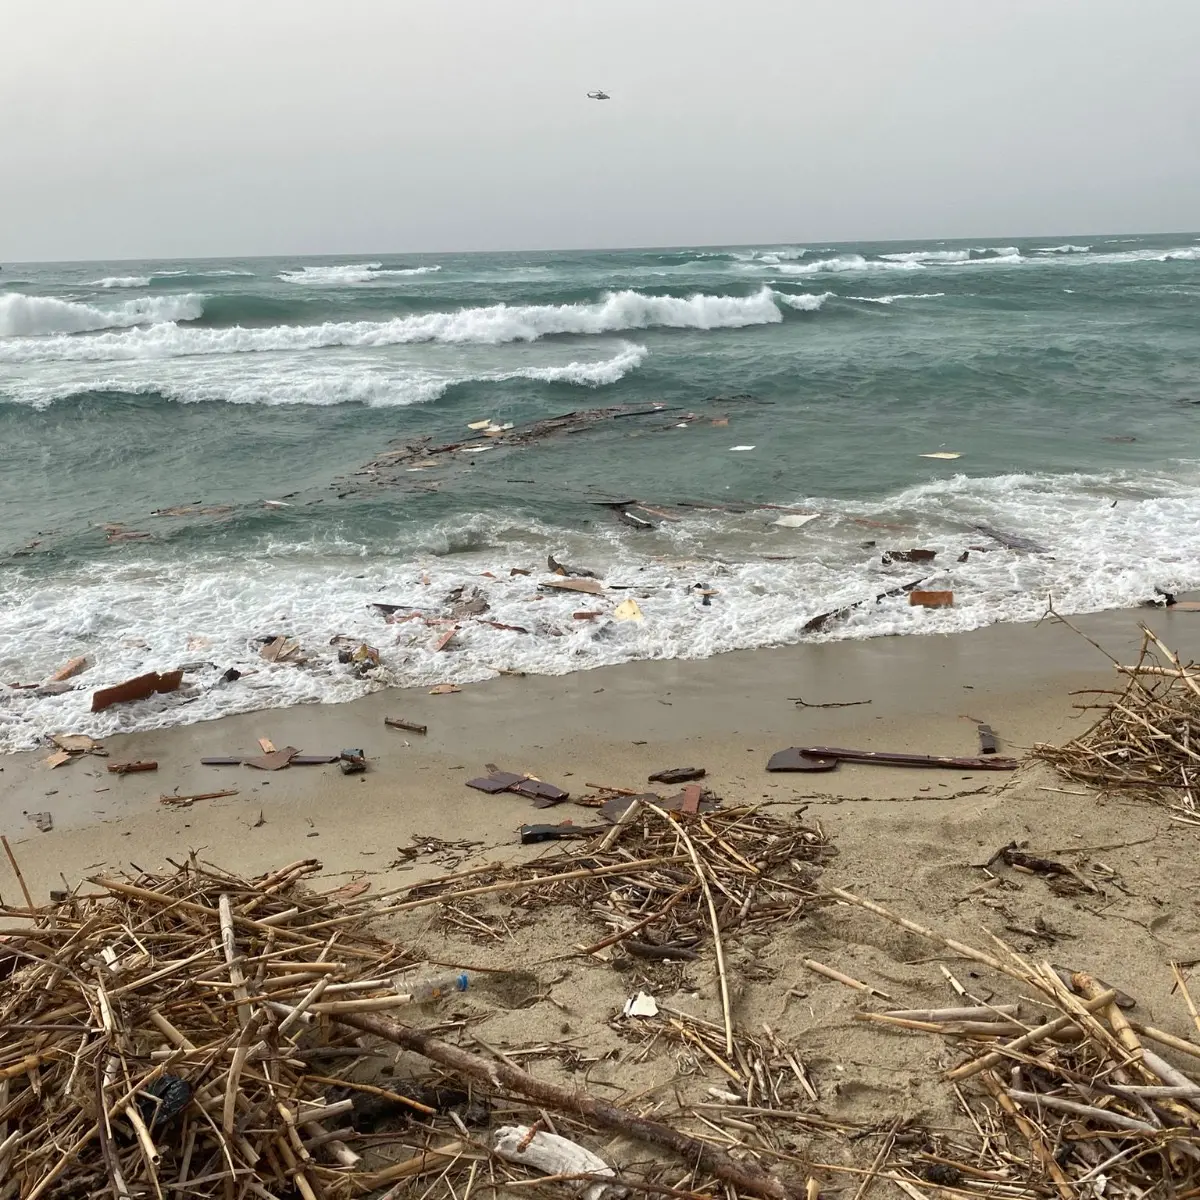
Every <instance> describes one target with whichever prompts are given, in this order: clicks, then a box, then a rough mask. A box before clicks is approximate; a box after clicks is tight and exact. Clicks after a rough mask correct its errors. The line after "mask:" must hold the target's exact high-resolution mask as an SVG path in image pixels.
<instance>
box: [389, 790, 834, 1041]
mask: <svg viewBox="0 0 1200 1200" xmlns="http://www.w3.org/2000/svg"><path fill="white" fill-rule="evenodd" d="M836 853H837V851H836V849H835V848H834V847H833V846H832V845H831V844H830V843H829V841H828V840H827V839H826V837H825V834H824V832H823V830H822V829H821V827H820V826H819V825H818V824H811V825H810V824H806V823H805V822H804V821H803V820H802V819H801V816H800V814H799V813H795V814H792V815H789V816H787V817H779V816H775V815H773V814H771V813H767V812H764V811H762V810H761V809H759V808H757V807H753V806H743V807H736V808H732V807H731V808H719V809H716V810H715V811H712V812H708V813H698V814H692V815H690V816H680V815H677V814H676V813H674V812H670V811H668V810H666V809H664V808H661V807H659V805H657V804H655V803H654V802H653V801H652V800H651V799H649V798H647V797H640V798H637V799H634V800H633V802H632V803H631V804H630V805H629V807H628V808H626V810H625V811H624V813H623V814H622V815H621V817H620V819H619V820H618V821H617V823H616V824H615V825H613V826H612V828H610V829H609V830H607V831H606V832H605V833H603V834H601V835H598V836H597V837H595V838H594V839H593V840H592V841H591V842H590V843H588V844H586V845H582V846H580V845H578V844H577V845H576V846H574V847H572V848H571V849H569V850H565V851H563V852H560V853H557V854H553V855H548V856H545V857H542V858H538V859H536V860H535V861H533V862H529V863H520V864H515V865H511V864H510V865H503V866H492V867H490V868H476V869H475V870H473V871H470V872H467V873H465V874H464V875H461V876H450V877H443V878H441V879H437V880H433V881H431V882H430V883H429V884H427V885H418V886H417V887H416V888H414V889H412V892H411V893H410V898H409V899H406V900H404V901H401V902H399V903H397V904H394V905H391V906H388V907H386V908H380V909H378V910H377V911H378V912H379V913H381V914H382V913H387V912H403V911H408V910H411V909H414V908H419V907H422V906H424V905H432V904H437V905H439V906H441V909H442V913H443V916H453V915H454V914H456V913H457V914H458V916H459V918H460V921H459V923H460V924H462V925H464V927H467V928H470V927H471V926H472V925H473V926H474V927H476V928H480V929H482V930H483V931H484V932H487V930H488V927H487V926H486V924H484V923H483V922H481V920H480V918H479V917H477V916H474V915H472V914H470V913H467V912H464V911H462V910H461V908H460V907H459V905H460V903H461V902H462V901H470V900H473V899H475V898H482V897H486V896H491V895H499V894H501V893H507V894H508V895H510V896H515V895H516V894H517V893H519V899H516V900H515V901H514V902H515V903H518V904H521V905H524V906H533V907H536V906H539V905H542V904H545V903H548V902H554V903H564V902H567V903H572V904H574V905H576V906H577V907H578V908H579V909H580V910H581V911H586V912H589V913H590V914H591V915H592V916H594V917H596V918H597V919H599V920H600V921H601V922H603V923H604V924H606V925H608V926H610V927H611V928H612V929H613V932H611V933H609V934H608V935H606V936H605V937H603V938H601V939H600V940H598V941H597V942H595V943H593V944H592V945H590V946H586V947H580V952H581V953H583V954H598V953H600V952H602V951H606V950H608V949H609V948H610V947H618V946H619V947H620V949H621V950H622V951H623V952H626V953H629V954H631V955H633V956H635V957H638V958H641V959H644V960H650V961H655V960H656V961H664V960H669V961H674V962H679V961H686V960H690V959H696V958H699V957H700V955H701V951H702V950H703V949H707V948H711V950H712V952H713V959H714V962H715V967H716V971H717V975H718V979H719V983H720V988H721V1000H722V1008H723V1010H724V1017H725V1049H726V1053H727V1054H732V1053H733V1024H732V1016H731V1014H730V1002H729V981H728V975H727V972H726V968H725V956H724V938H725V937H727V936H729V935H730V934H731V933H733V932H734V931H738V932H742V933H745V932H749V931H750V930H755V929H761V928H763V927H765V926H768V925H772V924H775V923H778V922H781V921H787V920H790V919H793V918H795V917H796V915H797V914H798V913H799V912H800V911H801V909H802V908H803V907H804V906H805V905H806V904H811V903H812V902H813V900H814V897H815V895H816V891H817V888H816V879H817V876H818V875H819V873H820V870H819V868H820V866H821V864H823V863H825V862H827V861H828V860H829V859H830V858H831V857H832V856H833V855H834V854H836ZM460 882H462V883H467V884H468V886H465V887H458V886H455V885H457V884H458V883H460Z"/></svg>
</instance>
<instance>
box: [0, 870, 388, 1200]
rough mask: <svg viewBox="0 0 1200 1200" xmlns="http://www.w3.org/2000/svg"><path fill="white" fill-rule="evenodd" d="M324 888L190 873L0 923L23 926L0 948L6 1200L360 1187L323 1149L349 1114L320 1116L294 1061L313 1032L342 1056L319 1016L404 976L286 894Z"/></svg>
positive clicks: (335, 1154) (368, 943)
mask: <svg viewBox="0 0 1200 1200" xmlns="http://www.w3.org/2000/svg"><path fill="white" fill-rule="evenodd" d="M317 869H319V864H318V863H316V862H315V860H306V861H303V862H297V863H293V864H292V865H290V866H288V867H285V868H283V869H282V870H279V871H276V872H274V873H272V874H270V875H267V876H266V877H264V878H262V879H260V880H258V881H257V882H255V883H250V882H248V881H245V880H242V879H238V878H236V877H234V876H232V875H227V874H225V873H223V872H220V871H218V870H216V869H215V868H212V867H209V866H206V865H202V864H200V863H198V862H196V861H195V860H194V859H193V860H192V861H190V862H188V863H187V864H185V865H183V866H181V867H180V868H179V869H178V870H177V871H176V872H175V873H174V874H170V875H164V876H152V875H143V876H141V877H140V878H137V879H132V880H122V879H96V880H94V881H93V882H94V883H95V884H96V885H97V887H96V888H95V890H93V891H91V892H89V893H88V894H86V895H74V896H71V897H70V898H68V899H67V900H65V901H60V902H59V903H55V904H52V905H50V906H48V907H43V908H36V909H35V908H34V907H33V906H32V903H31V902H29V903H27V905H26V906H25V907H16V906H11V905H10V906H7V907H4V908H3V909H0V911H2V912H3V913H4V915H5V916H7V917H9V918H23V919H24V921H25V923H24V924H17V923H16V922H15V921H14V923H13V925H12V926H11V927H10V928H8V929H6V930H4V931H3V941H0V977H3V980H4V984H3V988H4V990H3V999H2V1000H0V1038H2V1048H0V1182H2V1181H4V1180H7V1181H8V1188H5V1189H0V1192H2V1193H3V1194H4V1195H9V1194H17V1193H19V1194H20V1196H21V1197H23V1198H29V1200H36V1198H37V1197H39V1196H43V1195H47V1196H59V1195H62V1196H66V1195H84V1194H87V1193H92V1192H98V1191H102V1190H105V1189H109V1188H111V1189H113V1190H114V1194H115V1195H116V1196H118V1197H125V1196H129V1195H132V1194H136V1193H139V1192H141V1193H143V1194H152V1195H156V1196H159V1197H161V1196H163V1195H165V1194H166V1193H171V1194H174V1195H179V1194H181V1193H183V1194H187V1195H195V1196H208V1195H218V1194H222V1195H228V1194H230V1193H229V1192H228V1190H227V1189H228V1188H230V1187H232V1188H233V1194H236V1195H238V1196H243V1195H247V1194H265V1193H264V1186H265V1187H267V1188H268V1190H269V1189H270V1187H271V1186H273V1185H272V1184H271V1183H270V1181H271V1180H272V1179H273V1180H277V1181H283V1180H290V1181H293V1182H294V1187H295V1189H296V1190H297V1191H298V1192H299V1194H300V1195H301V1196H302V1197H304V1198H305V1200H313V1197H314V1196H316V1195H317V1194H318V1193H323V1192H330V1193H334V1194H338V1193H344V1192H345V1191H347V1190H348V1185H349V1184H351V1183H353V1184H355V1185H359V1184H362V1183H364V1182H369V1181H370V1173H368V1172H365V1171H362V1170H360V1167H361V1159H360V1156H359V1155H358V1154H356V1153H354V1152H353V1151H351V1150H350V1149H349V1148H348V1147H346V1146H345V1145H344V1144H343V1143H342V1142H341V1141H340V1140H339V1139H338V1138H337V1137H336V1136H333V1134H332V1132H331V1131H334V1130H336V1128H337V1125H344V1124H346V1122H345V1121H344V1120H342V1119H341V1118H343V1117H344V1116H345V1114H346V1113H347V1112H349V1111H350V1109H351V1108H352V1103H351V1102H350V1101H348V1100H347V1101H341V1102H339V1103H336V1104H329V1103H327V1102H326V1099H325V1092H326V1090H327V1086H328V1084H327V1082H326V1081H324V1080H323V1079H322V1078H321V1077H320V1076H317V1075H314V1074H311V1073H310V1069H309V1067H308V1066H307V1061H306V1049H307V1047H308V1045H309V1044H310V1043H311V1042H312V1040H313V1037H312V1035H313V1033H314V1031H319V1036H320V1038H321V1042H322V1044H323V1045H328V1044H329V1043H330V1041H331V1040H332V1041H333V1042H335V1043H336V1042H337V1040H338V1038H337V1037H336V1036H334V1037H333V1038H332V1039H331V1038H330V1033H331V1030H330V1027H329V1022H328V1020H327V1017H328V1016H330V1015H334V1014H338V1013H341V1012H345V1011H350V1012H355V1011H361V1010H362V1009H364V1008H365V1009H368V1010H373V1009H378V1008H383V1007H395V1006H397V1005H400V1004H403V1003H405V997H404V996H402V995H401V994H400V993H399V991H398V990H397V988H396V987H394V986H393V985H392V980H391V979H390V977H389V976H390V975H391V974H393V973H394V972H396V971H397V970H398V969H399V968H400V967H401V966H403V965H405V959H404V956H403V954H402V953H401V952H400V951H399V950H398V949H397V948H396V947H395V946H392V945H389V944H387V943H385V942H382V941H380V940H378V939H377V938H374V937H372V936H369V935H368V934H366V933H365V932H364V931H363V930H362V929H361V928H360V926H361V921H359V920H354V921H353V922H350V923H346V922H344V920H343V918H344V917H345V915H346V913H345V910H344V909H343V908H342V907H341V905H340V904H339V903H338V902H337V899H336V897H330V896H314V895H307V894H301V893H300V892H299V891H298V890H297V888H296V884H297V883H298V881H300V880H301V879H303V878H304V877H305V876H306V875H308V874H310V873H311V872H313V871H315V870H317ZM27 900H28V896H27ZM323 1015H324V1016H323ZM333 1032H334V1033H335V1034H336V1029H335V1030H334V1031H333ZM343 1040H344V1041H345V1040H349V1039H348V1038H346V1037H345V1036H343ZM342 1061H343V1062H345V1061H346V1060H345V1059H343V1060H342ZM335 1082H336V1081H335ZM334 1122H336V1123H337V1124H336V1125H335V1124H334ZM291 1186H292V1185H291V1184H289V1190H291ZM14 1187H15V1190H13V1191H11V1192H10V1190H9V1188H14Z"/></svg>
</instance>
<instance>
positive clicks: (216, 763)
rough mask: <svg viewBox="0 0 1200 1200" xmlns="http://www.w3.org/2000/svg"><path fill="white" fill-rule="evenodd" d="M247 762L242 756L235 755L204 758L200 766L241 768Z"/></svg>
mask: <svg viewBox="0 0 1200 1200" xmlns="http://www.w3.org/2000/svg"><path fill="white" fill-rule="evenodd" d="M245 761H246V760H245V759H244V758H242V756H241V755H240V754H239V755H237V756H236V757H235V756H234V755H222V756H221V757H219V758H202V759H201V760H200V765H201V766H202V767H240V766H241V765H242V763H243V762H245Z"/></svg>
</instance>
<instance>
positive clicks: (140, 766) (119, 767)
mask: <svg viewBox="0 0 1200 1200" xmlns="http://www.w3.org/2000/svg"><path fill="white" fill-rule="evenodd" d="M157 770H158V763H157V762H155V761H154V759H146V760H145V761H144V762H110V763H109V764H108V773H109V774H110V775H133V774H136V773H137V772H138V771H157Z"/></svg>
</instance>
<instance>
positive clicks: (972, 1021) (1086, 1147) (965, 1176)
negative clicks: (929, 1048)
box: [832, 889, 1200, 1200]
mask: <svg viewBox="0 0 1200 1200" xmlns="http://www.w3.org/2000/svg"><path fill="white" fill-rule="evenodd" d="M832 891H833V894H834V895H835V896H836V897H837V898H839V899H842V900H844V901H846V902H848V903H851V904H854V905H857V906H859V907H861V908H865V909H867V910H869V911H871V912H874V913H876V914H878V915H879V916H881V917H884V918H885V919H887V920H889V921H892V922H894V923H895V924H897V925H900V926H901V927H902V928H904V929H907V930H909V931H910V932H913V933H916V934H919V935H921V936H923V937H926V938H928V939H929V940H931V941H932V942H935V943H937V944H939V945H940V946H942V947H943V948H944V949H946V950H949V951H951V952H952V953H953V954H955V955H956V956H959V957H962V958H966V959H968V960H971V961H972V962H975V963H978V964H981V965H983V966H986V967H990V968H991V969H993V970H995V971H998V972H1001V973H1002V974H1004V975H1007V976H1009V977H1010V978H1011V979H1014V980H1016V981H1017V982H1018V983H1019V984H1020V985H1021V986H1022V988H1023V989H1024V993H1025V997H1026V998H1029V997H1030V996H1032V998H1033V1004H1034V1005H1035V1006H1036V1009H1037V1010H1039V1011H1036V1012H1031V1013H1027V1012H1024V1011H1023V1009H1022V1007H1021V1006H1019V1005H1012V1004H1007V1005H1006V1004H993V1003H991V1002H990V1001H988V1000H984V999H981V998H980V997H977V996H972V995H971V993H970V992H969V991H968V989H967V988H965V987H964V986H963V985H962V984H961V983H959V982H958V981H957V980H955V979H954V977H953V976H952V975H950V973H949V972H948V971H947V972H945V974H946V975H947V978H948V979H949V980H950V981H951V982H952V983H953V985H954V986H955V990H956V991H957V992H958V993H959V994H960V996H962V997H963V1003H964V1004H965V1005H966V1007H962V1008H954V1009H932V1010H922V1011H913V1010H910V1011H896V1010H893V1011H891V1012H883V1013H879V1012H873V1013H867V1012H862V1013H859V1014H858V1016H859V1018H860V1019H861V1020H866V1021H871V1022H873V1023H876V1024H880V1025H884V1026H888V1027H891V1028H895V1029H910V1030H916V1031H922V1032H927V1033H936V1034H939V1035H941V1036H943V1037H946V1038H948V1039H952V1044H953V1045H954V1046H955V1047H956V1049H959V1048H962V1047H964V1046H965V1047H967V1049H966V1051H965V1060H964V1061H961V1062H960V1063H958V1064H957V1065H956V1066H954V1067H952V1068H951V1069H949V1070H948V1071H946V1073H945V1076H944V1078H945V1080H946V1081H947V1083H949V1084H951V1085H953V1086H954V1088H955V1090H956V1092H957V1094H958V1097H959V1100H960V1101H961V1103H962V1105H963V1107H964V1109H965V1111H966V1115H967V1116H968V1117H969V1118H970V1120H971V1121H972V1123H973V1124H974V1125H975V1127H976V1129H977V1130H978V1132H979V1134H980V1138H981V1141H980V1143H979V1144H978V1145H977V1146H975V1147H973V1148H971V1149H970V1150H969V1151H968V1150H967V1149H966V1148H965V1147H964V1148H963V1149H962V1150H960V1151H959V1157H954V1156H952V1155H948V1154H947V1153H945V1151H944V1149H943V1151H942V1152H941V1153H932V1154H931V1153H929V1152H927V1151H926V1152H923V1153H919V1154H917V1155H916V1156H913V1155H912V1154H911V1153H910V1154H907V1155H903V1156H881V1159H880V1162H879V1164H878V1168H877V1169H879V1170H881V1171H883V1172H885V1173H886V1174H887V1175H888V1177H890V1178H892V1179H894V1180H896V1181H897V1182H901V1183H904V1182H907V1183H908V1184H909V1187H908V1188H907V1189H906V1190H908V1191H909V1193H910V1195H915V1194H923V1193H916V1192H914V1191H913V1190H912V1185H914V1184H920V1182H921V1180H927V1181H932V1182H941V1183H945V1184H952V1185H953V1186H954V1187H956V1188H957V1189H958V1190H960V1191H965V1192H969V1193H977V1194H985V1193H986V1194H988V1195H1016V1194H1017V1193H1015V1192H1012V1191H1010V1190H1008V1188H1009V1186H1011V1185H1021V1186H1023V1187H1028V1188H1031V1189H1036V1193H1035V1192H1024V1191H1023V1192H1021V1193H1020V1194H1022V1195H1025V1194H1041V1193H1042V1192H1044V1191H1045V1189H1046V1188H1047V1187H1053V1188H1054V1190H1055V1191H1056V1192H1057V1193H1058V1195H1059V1196H1060V1197H1062V1200H1076V1198H1077V1197H1081V1196H1101V1195H1103V1196H1106V1197H1126V1196H1128V1197H1145V1196H1155V1197H1157V1196H1164V1197H1165V1196H1168V1195H1171V1196H1177V1197H1178V1196H1196V1195H1200V1186H1198V1185H1200V1083H1197V1082H1196V1080H1195V1079H1194V1078H1192V1077H1190V1076H1189V1075H1187V1074H1185V1072H1184V1071H1183V1070H1182V1069H1181V1068H1180V1067H1179V1066H1177V1065H1173V1064H1172V1063H1171V1062H1169V1061H1167V1059H1166V1058H1165V1057H1164V1055H1166V1054H1171V1055H1173V1056H1176V1055H1183V1056H1186V1057H1185V1059H1184V1060H1183V1061H1190V1062H1192V1063H1193V1064H1196V1060H1200V1044H1196V1043H1194V1042H1190V1041H1186V1040H1184V1039H1182V1038H1179V1037H1175V1036H1173V1035H1172V1034H1170V1033H1168V1032H1166V1031H1164V1030H1162V1029H1158V1028H1155V1027H1154V1026H1151V1025H1146V1024H1143V1023H1141V1022H1140V1021H1137V1020H1135V1019H1132V1018H1131V1017H1129V1016H1127V1015H1126V1010H1127V1009H1129V1008H1130V1007H1132V1006H1133V1005H1134V1001H1133V1000H1132V998H1130V997H1128V996H1126V995H1125V994H1124V993H1122V992H1119V991H1117V990H1116V989H1115V988H1112V987H1110V986H1108V985H1107V984H1105V983H1102V982H1100V981H1099V980H1096V979H1094V978H1092V977H1091V976H1089V975H1087V974H1086V973H1082V972H1066V971H1062V970H1060V969H1056V968H1054V967H1051V966H1050V965H1049V964H1048V963H1040V964H1033V963H1030V962H1028V961H1026V960H1025V959H1023V958H1022V957H1021V956H1020V955H1018V954H1017V953H1016V952H1015V951H1014V950H1012V949H1011V948H1010V947H1009V946H1007V945H1005V944H1004V943H1003V942H1001V941H1000V940H999V939H993V940H994V942H995V944H996V952H995V953H988V952H986V951H982V950H978V949H975V948H974V947H972V946H969V945H966V944H964V943H962V942H957V941H954V940H952V939H949V938H946V937H943V936H942V935H940V934H938V933H936V932H934V931H933V930H931V929H927V928H925V927H923V926H921V925H918V924H916V923H915V922H913V921H909V920H906V919H904V918H903V917H900V916H897V915H896V914H895V913H892V912H890V911H888V910H887V909H885V908H882V907H881V906H879V905H877V904H873V903H872V902H870V901H867V900H862V899H860V898H858V897H856V896H853V895H851V894H850V893H848V892H843V891H840V890H838V889H833V890H832ZM1172 970H1173V972H1174V979H1175V983H1176V986H1177V987H1178V989H1179V991H1180V993H1181V995H1182V997H1183V1000H1184V1002H1185V1003H1186V1005H1187V1010H1188V1012H1189V1014H1190V1016H1191V1019H1192V1021H1194V1022H1195V1025H1196V1028H1197V1030H1198V1031H1200V1013H1198V1012H1197V1009H1196V1006H1195V1004H1194V1003H1193V1001H1192V997H1191V995H1190V993H1189V991H1188V987H1187V982H1186V980H1185V979H1184V977H1183V975H1182V974H1181V973H1180V971H1179V969H1178V967H1177V966H1175V965H1172ZM1196 1065H1200V1064H1196ZM1197 1076H1198V1077H1200V1071H1198V1072H1197ZM968 1080H970V1081H973V1082H975V1083H977V1084H980V1085H982V1088H983V1091H984V1093H985V1094H986V1095H987V1096H988V1097H990V1100H991V1102H992V1103H990V1104H988V1103H984V1102H981V1099H976V1100H975V1102H974V1103H972V1102H971V1101H969V1100H968V1097H967V1095H966V1094H965V1093H964V1092H963V1091H962V1090H960V1087H959V1085H960V1084H964V1083H966V1082H967V1081H968ZM885 1158H886V1161H885Z"/></svg>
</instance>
